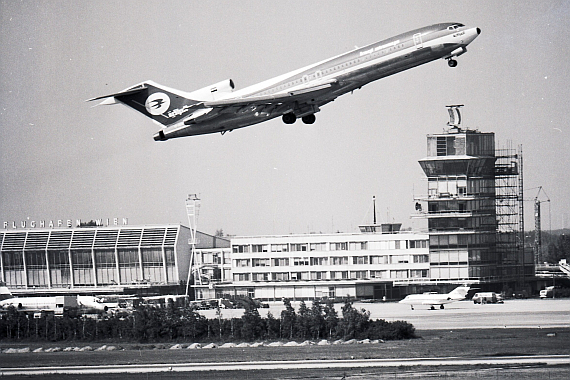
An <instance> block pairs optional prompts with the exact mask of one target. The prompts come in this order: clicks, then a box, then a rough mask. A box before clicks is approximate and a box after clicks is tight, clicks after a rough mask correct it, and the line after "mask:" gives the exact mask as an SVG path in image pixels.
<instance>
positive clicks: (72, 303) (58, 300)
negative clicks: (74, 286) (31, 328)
mask: <svg viewBox="0 0 570 380" xmlns="http://www.w3.org/2000/svg"><path fill="white" fill-rule="evenodd" d="M0 295H1V297H0V298H3V299H2V300H1V301H0V311H7V310H8V308H10V307H11V306H13V307H14V308H15V309H16V310H17V311H19V312H24V313H45V312H52V313H55V314H56V315H62V314H63V313H64V311H66V310H72V309H77V299H76V298H75V297H73V296H55V297H13V296H12V293H11V292H10V290H9V289H8V288H7V287H6V286H0Z"/></svg>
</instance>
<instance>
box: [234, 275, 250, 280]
mask: <svg viewBox="0 0 570 380" xmlns="http://www.w3.org/2000/svg"><path fill="white" fill-rule="evenodd" d="M234 281H236V282H239V281H249V273H234Z"/></svg>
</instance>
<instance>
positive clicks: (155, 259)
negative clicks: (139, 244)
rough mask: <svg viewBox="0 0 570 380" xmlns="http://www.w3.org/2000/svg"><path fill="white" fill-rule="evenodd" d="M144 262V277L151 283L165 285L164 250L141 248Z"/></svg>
mask: <svg viewBox="0 0 570 380" xmlns="http://www.w3.org/2000/svg"><path fill="white" fill-rule="evenodd" d="M141 255H142V260H143V275H144V278H145V280H149V281H151V282H159V283H165V282H166V278H165V276H164V263H163V260H162V249H161V248H160V247H157V248H141Z"/></svg>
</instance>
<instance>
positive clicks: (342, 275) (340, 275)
mask: <svg viewBox="0 0 570 380" xmlns="http://www.w3.org/2000/svg"><path fill="white" fill-rule="evenodd" d="M346 279H348V271H331V280H346Z"/></svg>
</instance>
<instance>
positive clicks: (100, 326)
mask: <svg viewBox="0 0 570 380" xmlns="http://www.w3.org/2000/svg"><path fill="white" fill-rule="evenodd" d="M283 302H284V306H285V310H283V311H282V312H281V314H280V315H279V316H277V317H276V316H273V315H272V314H271V312H269V313H268V314H267V316H266V317H261V316H260V314H259V312H258V310H257V308H255V307H249V308H247V309H246V310H245V311H244V313H243V315H242V316H241V317H240V318H231V319H226V318H223V311H222V310H221V309H217V310H216V317H214V318H210V319H208V318H206V317H204V316H203V315H201V314H199V313H198V312H197V311H196V310H195V309H193V308H191V307H177V306H175V305H174V304H173V303H169V304H167V306H166V307H164V308H155V307H150V306H139V307H137V308H135V310H134V311H133V313H132V314H130V315H129V316H127V317H119V316H109V317H106V318H102V319H95V318H86V317H85V316H82V317H72V316H70V315H64V316H63V317H55V316H54V315H43V316H41V318H33V316H31V315H26V314H24V313H21V312H18V311H17V310H16V309H15V308H13V307H11V308H9V309H8V310H7V312H6V313H4V314H3V315H2V317H1V318H0V340H17V341H54V342H55V341H103V340H115V341H117V340H119V341H123V342H129V341H130V342H140V343H155V342H172V341H192V342H205V341H219V342H224V341H226V342H227V341H245V342H253V341H258V340H272V339H273V340H280V339H287V340H318V339H329V340H332V339H344V340H348V339H366V338H368V339H383V340H394V339H411V338H415V337H416V335H415V328H414V327H413V325H411V324H409V323H407V322H405V321H395V322H387V321H385V320H383V319H378V320H372V319H370V312H368V311H366V310H364V309H360V310H358V309H356V308H354V307H353V304H352V302H351V301H346V302H345V304H344V305H343V306H342V310H341V314H342V315H341V316H339V315H338V312H337V311H336V310H335V308H334V304H333V302H332V300H329V301H327V302H326V303H324V304H323V303H321V302H320V301H318V300H315V301H313V303H312V306H311V307H310V308H309V307H307V305H306V304H305V302H303V301H301V303H300V305H299V309H298V310H297V311H295V309H294V308H293V307H292V306H291V301H290V300H288V299H285V300H284V301H283Z"/></svg>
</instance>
